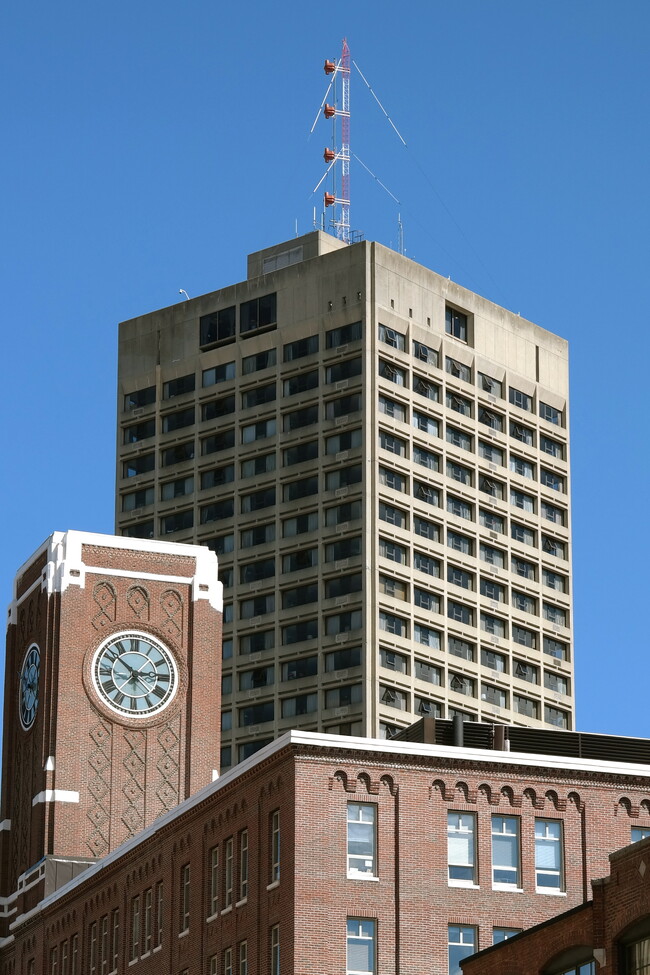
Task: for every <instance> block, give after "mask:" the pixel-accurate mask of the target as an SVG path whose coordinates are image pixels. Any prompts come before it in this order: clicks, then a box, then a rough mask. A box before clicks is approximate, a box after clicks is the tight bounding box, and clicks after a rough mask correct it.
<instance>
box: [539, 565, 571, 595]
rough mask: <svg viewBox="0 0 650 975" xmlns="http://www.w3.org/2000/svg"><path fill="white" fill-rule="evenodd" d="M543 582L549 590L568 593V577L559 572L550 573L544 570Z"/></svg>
mask: <svg viewBox="0 0 650 975" xmlns="http://www.w3.org/2000/svg"><path fill="white" fill-rule="evenodd" d="M542 582H543V584H544V585H545V586H548V588H549V589H555V591H556V592H566V584H567V579H566V576H563V575H560V573H559V572H549V570H548V569H542Z"/></svg>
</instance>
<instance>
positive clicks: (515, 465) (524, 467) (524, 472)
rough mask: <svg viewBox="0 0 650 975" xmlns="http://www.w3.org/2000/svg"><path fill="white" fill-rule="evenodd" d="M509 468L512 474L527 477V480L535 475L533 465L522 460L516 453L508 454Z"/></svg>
mask: <svg viewBox="0 0 650 975" xmlns="http://www.w3.org/2000/svg"><path fill="white" fill-rule="evenodd" d="M510 470H511V471H512V473H513V474H519V476H520V477H527V478H528V479H529V480H530V479H534V477H535V465H534V464H531V463H530V461H528V460H524V458H523V457H517V455H516V454H510Z"/></svg>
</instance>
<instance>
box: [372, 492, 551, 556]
mask: <svg viewBox="0 0 650 975" xmlns="http://www.w3.org/2000/svg"><path fill="white" fill-rule="evenodd" d="M388 480H389V481H390V482H391V484H394V483H396V482H395V481H394V480H393V478H392V477H389V478H388ZM386 486H387V485H386ZM414 497H415V498H416V499H417V500H420V501H423V502H424V503H425V504H430V505H431V507H434V508H436V507H439V502H440V492H439V491H438V490H437V489H436V488H431V487H429V486H428V485H423V484H421V483H419V482H416V481H415V479H414ZM475 510H476V505H474V504H472V503H471V502H469V501H465V500H464V499H463V498H459V497H457V496H456V495H452V494H449V492H448V493H447V511H448V512H449V513H450V514H454V515H456V517H458V518H465V520H467V521H474V520H475ZM409 514H410V513H409V512H408V511H406V510H405V509H404V508H399V507H397V506H396V505H393V504H388V503H387V502H385V501H380V502H379V519H380V521H384V522H386V524H388V525H392V526H393V528H401V529H404V530H408V525H409V520H410V519H409ZM478 523H479V525H480V526H481V527H482V528H486V529H488V531H491V532H495V533H497V534H501V535H505V533H506V531H505V530H506V523H507V519H506V518H505V517H504V516H503V515H497V514H495V513H494V512H492V511H489V510H488V509H486V508H481V507H479V509H478ZM418 525H419V526H420V527H421V529H422V530H421V531H418V530H417V528H418ZM428 525H430V526H432V527H431V528H430V529H429V528H427V527H426V526H428ZM413 526H414V530H415V532H416V534H421V535H422V536H423V537H428V538H430V539H431V540H432V541H440V532H441V526H440V525H437V524H436V523H435V522H431V521H428V520H427V519H424V518H421V517H419V516H417V515H416V516H414V518H413ZM426 532H429V534H426ZM510 537H511V538H512V539H513V541H516V542H521V543H522V544H525V545H529V546H531V547H537V542H538V532H537V531H536V529H534V528H529V527H528V526H526V525H523V524H521V523H520V522H516V521H513V520H512V519H511V521H510ZM541 542H542V551H544V552H545V553H547V554H548V555H553V556H555V558H559V559H566V558H567V545H566V542H564V541H561V540H560V539H558V538H555V537H553V536H551V535H546V534H545V533H544V532H542V533H541ZM447 545H448V546H449V548H452V549H454V550H455V551H457V552H462V553H463V554H464V555H474V553H475V550H476V539H475V538H473V537H471V536H469V535H464V534H463V533H462V532H458V531H455V530H452V529H448V531H447ZM481 551H482V552H484V553H485V555H486V556H487V557H485V558H484V556H483V555H482V556H481V558H484V561H486V562H490V560H491V559H494V560H495V561H493V562H490V564H493V565H497V564H498V563H499V560H500V559H501V558H505V553H504V552H503V551H502V550H501V549H498V548H494V547H493V546H489V545H485V546H483V547H482V548H481ZM490 552H492V553H494V554H493V555H492V554H490ZM499 553H501V554H499ZM395 561H397V560H395ZM523 561H524V562H525V561H526V560H523ZM528 564H532V563H528ZM526 572H528V570H526Z"/></svg>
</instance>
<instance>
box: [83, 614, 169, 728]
mask: <svg viewBox="0 0 650 975" xmlns="http://www.w3.org/2000/svg"><path fill="white" fill-rule="evenodd" d="M92 678H93V684H94V686H95V690H96V691H97V693H98V694H99V696H100V698H101V699H102V701H103V702H104V704H107V705H108V707H109V708H110V709H111V710H112V711H115V712H117V713H118V714H121V715H125V716H128V717H130V718H149V717H151V716H152V715H155V714H158V712H160V711H162V710H163V709H164V708H166V707H167V705H168V704H170V703H171V701H172V700H173V698H174V695H175V694H176V691H177V689H178V671H177V668H176V664H175V663H174V659H173V657H172V655H171V654H170V652H169V651H168V650H167V648H166V647H165V646H163V644H162V643H160V642H159V641H158V640H155V639H154V638H153V637H152V636H150V635H149V634H148V633H118V634H117V635H115V636H112V637H111V638H110V639H109V640H106V641H105V642H104V643H102V645H101V646H100V647H99V649H98V650H97V651H96V652H95V654H94V656H93V661H92Z"/></svg>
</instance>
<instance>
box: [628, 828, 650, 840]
mask: <svg viewBox="0 0 650 975" xmlns="http://www.w3.org/2000/svg"><path fill="white" fill-rule="evenodd" d="M649 836H650V826H649V827H648V828H645V827H639V826H633V827H632V842H633V843H638V842H639V840H647V839H648V837H649Z"/></svg>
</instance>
